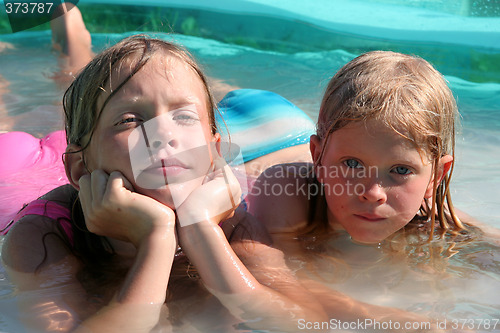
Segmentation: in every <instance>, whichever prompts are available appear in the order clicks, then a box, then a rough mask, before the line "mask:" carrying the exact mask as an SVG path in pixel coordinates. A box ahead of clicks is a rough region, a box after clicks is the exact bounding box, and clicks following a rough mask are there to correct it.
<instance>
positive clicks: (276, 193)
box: [247, 163, 311, 233]
mask: <svg viewBox="0 0 500 333" xmlns="http://www.w3.org/2000/svg"><path fill="white" fill-rule="evenodd" d="M310 170H311V164H309V163H291V164H280V165H275V166H272V167H270V168H269V169H267V170H265V171H264V172H263V173H262V174H261V175H260V176H259V178H258V179H257V180H256V181H255V184H254V186H253V187H252V191H251V193H250V194H249V196H248V200H247V201H248V206H249V212H250V213H251V214H252V215H253V216H255V217H256V218H257V219H258V220H259V221H261V222H262V223H263V224H264V225H265V227H266V228H267V229H268V231H269V232H270V233H274V232H289V231H293V230H296V229H297V228H300V227H301V226H302V225H303V224H304V223H305V221H306V218H307V210H308V206H309V203H308V198H309V196H310V195H311V188H310V184H309V178H310V175H309V172H310Z"/></svg>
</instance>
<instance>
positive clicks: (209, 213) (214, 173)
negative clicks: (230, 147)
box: [177, 157, 241, 227]
mask: <svg viewBox="0 0 500 333" xmlns="http://www.w3.org/2000/svg"><path fill="white" fill-rule="evenodd" d="M240 201H241V187H240V184H239V182H238V179H236V177H235V176H234V174H233V173H232V171H231V168H230V167H229V166H228V165H227V164H226V161H225V160H224V159H223V158H222V157H218V158H217V159H215V160H214V162H213V163H212V167H211V170H210V171H209V172H208V173H207V175H206V176H205V179H204V181H203V184H202V185H201V186H200V187H198V188H196V189H195V190H194V191H193V192H191V194H189V196H188V197H187V198H186V200H185V201H184V202H183V203H182V204H181V205H180V206H179V208H178V209H177V216H178V218H179V224H180V226H181V227H183V226H187V225H190V224H193V223H197V222H201V221H207V220H209V221H211V222H213V223H216V224H217V223H219V222H220V221H222V220H224V219H225V218H227V217H229V216H230V215H231V214H232V213H233V212H234V210H235V209H236V207H238V205H239V203H240Z"/></svg>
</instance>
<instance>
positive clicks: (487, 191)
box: [0, 1, 500, 332]
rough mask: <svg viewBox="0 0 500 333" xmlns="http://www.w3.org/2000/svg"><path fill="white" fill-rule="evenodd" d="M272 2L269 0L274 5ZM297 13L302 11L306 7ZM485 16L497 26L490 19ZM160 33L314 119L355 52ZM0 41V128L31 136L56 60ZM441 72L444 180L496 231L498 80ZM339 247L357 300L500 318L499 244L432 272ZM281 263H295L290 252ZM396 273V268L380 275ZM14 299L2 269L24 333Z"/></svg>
mask: <svg viewBox="0 0 500 333" xmlns="http://www.w3.org/2000/svg"><path fill="white" fill-rule="evenodd" d="M255 2H258V1H255ZM280 3H281V2H276V4H277V6H278V7H279V4H280ZM387 3H389V4H391V1H387ZM412 3H413V2H412ZM461 10H464V9H463V8H462V7H460V8H458V7H457V8H456V11H457V12H460V11H461ZM291 12H293V10H291ZM295 13H296V12H295ZM301 14H302V15H309V13H307V12H305V11H302V12H301ZM453 14H454V13H452V14H449V13H447V15H453ZM440 15H442V13H441V14H440ZM311 16H314V15H312V14H311ZM314 19H316V20H322V19H323V18H321V17H317V18H314ZM492 20H493V18H492ZM481 22H483V21H481ZM491 22H492V24H493V23H496V24H500V23H498V19H497V21H491ZM122 37H124V35H112V34H106V35H101V34H94V35H93V45H94V50H95V51H98V50H100V49H102V48H104V47H106V46H107V45H111V44H113V43H114V42H115V41H117V40H119V39H120V38H122ZM167 38H171V39H173V40H174V41H176V42H178V43H180V44H183V45H184V46H186V47H187V48H188V49H189V50H191V51H192V52H193V53H194V54H195V56H196V57H197V58H198V59H199V60H200V61H201V63H202V64H203V65H204V67H205V70H206V71H207V73H208V74H209V76H211V77H214V78H217V79H220V80H222V81H224V82H225V83H228V84H231V85H234V86H238V87H242V88H256V89H266V90H271V91H274V92H276V93H279V94H281V95H283V96H284V97H286V98H287V99H289V100H290V101H292V102H293V103H295V104H296V105H297V106H299V107H300V108H302V109H303V110H304V111H305V112H306V113H307V114H308V115H310V116H311V118H313V119H315V118H316V115H317V112H318V108H319V102H320V99H321V95H322V93H323V89H324V87H325V85H326V83H327V82H328V80H329V78H330V77H331V76H332V75H333V73H334V72H335V71H336V70H337V69H338V68H339V67H340V66H342V65H343V64H345V63H346V62H347V61H349V60H350V59H352V58H353V57H354V56H356V55H357V53H355V52H353V51H352V50H350V51H347V50H344V49H335V48H332V49H330V50H317V49H316V50H309V49H308V51H307V52H301V51H300V50H294V51H289V52H279V51H275V50H262V49H257V48H253V47H250V46H238V45H234V44H229V43H224V42H221V41H216V40H213V39H209V38H201V37H190V36H184V35H170V37H167ZM0 41H5V42H9V43H12V44H14V46H15V49H12V50H10V49H9V50H6V51H4V52H3V53H0V64H1V65H0V75H1V77H2V80H3V82H0V86H1V85H2V84H5V82H9V83H10V85H9V86H8V87H7V88H6V89H8V90H7V91H6V93H5V95H3V97H2V98H3V103H4V105H5V110H6V111H5V114H2V120H1V125H2V126H3V127H4V128H9V129H10V130H19V131H26V132H30V133H32V134H34V135H36V136H42V135H44V134H47V133H48V132H50V131H53V130H58V129H62V120H61V118H62V117H61V112H60V111H61V106H60V99H61V95H62V90H61V89H60V88H58V87H57V86H56V85H55V84H54V81H53V79H52V76H53V74H54V73H55V72H57V69H58V57H57V54H56V53H55V52H53V51H51V50H50V32H31V33H18V34H16V35H4V36H0ZM499 44H500V40H499ZM294 47H296V45H294ZM446 52H448V50H446V49H443V53H446ZM491 52H492V53H497V54H498V53H500V51H499V50H498V49H496V50H495V49H491ZM452 60H453V59H451V60H450V61H452ZM439 69H440V70H441V71H442V72H443V73H444V74H445V76H446V78H447V79H448V81H449V83H450V86H451V88H452V90H453V91H454V93H455V95H456V96H457V99H458V102H459V107H460V111H461V113H462V116H463V120H462V129H461V130H460V133H459V137H458V138H457V151H456V161H457V164H456V168H455V172H454V176H453V177H454V180H453V183H452V187H453V190H452V194H453V197H454V202H455V204H456V206H457V207H459V208H461V209H462V210H464V211H466V212H468V213H469V214H471V215H472V216H474V217H476V218H478V219H480V220H481V221H484V222H486V223H488V224H489V225H492V226H496V227H500V77H496V78H495V77H493V78H492V77H490V76H488V73H486V74H485V75H486V77H487V80H477V82H482V83H476V82H473V81H472V80H466V79H465V78H469V77H470V76H469V75H470V73H469V72H467V70H466V69H464V72H463V75H462V74H461V73H460V72H459V71H457V70H456V69H451V67H450V71H449V72H448V71H447V68H446V67H445V66H444V67H442V68H439ZM451 73H452V74H451ZM484 81H489V82H487V83H485V82H484ZM0 89H1V87H0ZM0 112H1V111H0ZM1 241H2V240H0V243H1ZM338 244H343V246H345V248H349V249H350V250H352V253H355V254H356V253H357V254H358V255H357V256H356V257H355V258H354V259H352V258H351V259H352V260H351V261H349V260H350V259H349V258H348V259H347V260H346V262H345V266H343V267H348V269H347V273H346V272H343V274H344V273H346V274H344V275H343V276H345V277H346V278H345V279H344V280H342V279H340V278H339V280H336V281H333V282H332V285H333V286H334V287H335V288H338V289H339V290H342V291H344V292H346V293H348V294H350V295H352V296H355V297H356V298H358V299H360V300H362V301H366V302H374V303H377V304H380V305H387V306H398V307H400V308H403V309H407V310H412V311H416V312H418V313H421V314H426V315H433V316H445V317H448V318H458V319H461V318H464V319H466V318H483V319H487V318H490V319H491V318H495V316H496V318H500V316H499V315H498V314H499V313H500V303H499V299H498V291H499V290H500V275H499V271H500V267H499V263H500V257H499V254H498V249H497V248H495V247H493V246H492V245H490V244H488V243H487V242H477V243H475V244H473V245H472V246H470V247H467V248H464V249H462V250H461V251H460V252H459V253H458V254H456V255H454V256H452V257H451V258H450V259H449V261H448V263H447V265H446V268H444V273H443V272H442V273H441V274H440V275H439V274H438V275H436V274H434V273H429V272H425V271H422V270H420V269H412V270H408V269H406V268H402V267H403V266H402V265H401V263H400V262H397V261H395V260H392V261H391V260H389V257H387V256H384V255H380V256H379V257H377V258H375V257H373V258H372V256H377V255H378V254H377V252H376V251H374V249H372V248H370V249H366V248H364V247H361V246H359V245H355V244H352V243H350V241H349V240H348V238H346V237H343V238H342V237H341V238H340V239H339V240H338ZM360 258H365V259H364V260H365V261H362V260H361V259H360ZM370 258H372V259H370ZM424 259H425V258H424ZM289 260H290V262H291V264H292V265H293V262H294V261H293V258H289ZM370 260H373V261H370ZM298 262H301V261H300V260H299V261H298ZM295 264H297V261H295ZM299 266H301V265H299ZM318 267H319V269H320V271H321V269H324V273H325V274H326V275H328V274H330V273H332V274H333V275H335V274H336V273H337V272H330V271H329V270H328V269H327V268H325V266H324V265H323V264H321V263H319V264H317V268H318ZM297 269H298V270H300V268H297ZM394 271H397V272H398V273H397V274H389V273H387V272H394ZM436 277H438V278H436ZM415 295H418V297H415ZM15 297H16V296H15V292H14V290H13V287H12V286H11V285H10V284H9V282H8V280H7V278H6V276H5V272H4V270H3V268H2V267H1V266H0V331H4V332H21V331H22V329H21V327H20V326H19V324H18V323H17V319H15V318H16V314H17V310H16V302H15V300H16V298H15ZM498 328H499V329H500V324H499V325H498Z"/></svg>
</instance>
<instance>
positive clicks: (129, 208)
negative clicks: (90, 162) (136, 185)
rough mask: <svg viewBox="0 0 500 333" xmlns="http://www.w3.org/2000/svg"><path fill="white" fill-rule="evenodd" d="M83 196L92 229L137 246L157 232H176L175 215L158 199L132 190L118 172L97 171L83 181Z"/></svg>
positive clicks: (91, 230)
mask: <svg viewBox="0 0 500 333" xmlns="http://www.w3.org/2000/svg"><path fill="white" fill-rule="evenodd" d="M79 185H80V192H79V197H80V201H81V204H82V209H83V214H84V216H85V223H86V225H87V228H88V230H89V231H90V232H92V233H95V234H97V235H101V236H107V237H112V238H115V239H119V240H123V241H128V242H131V243H132V244H134V245H135V246H136V247H138V245H139V244H140V243H141V242H142V241H143V240H144V239H145V237H147V236H148V235H150V234H151V233H153V232H167V233H169V232H174V231H175V229H174V225H175V214H174V212H173V211H172V209H170V208H169V207H167V206H165V205H163V204H161V203H159V202H158V201H156V200H154V199H152V198H150V197H147V196H144V195H141V194H139V193H135V192H132V189H133V188H132V185H131V184H130V183H129V181H128V180H127V179H126V178H125V177H124V176H123V175H122V174H121V173H120V172H117V171H114V172H112V173H111V174H110V175H108V174H106V173H105V172H104V171H102V170H95V171H93V172H92V174H90V175H84V176H82V177H81V178H80V180H79Z"/></svg>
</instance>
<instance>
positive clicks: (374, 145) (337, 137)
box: [247, 51, 477, 323]
mask: <svg viewBox="0 0 500 333" xmlns="http://www.w3.org/2000/svg"><path fill="white" fill-rule="evenodd" d="M457 118H458V111H457V106H456V103H455V100H454V98H453V95H452V93H451V91H450V89H449V88H448V86H447V84H446V82H445V80H444V78H443V77H442V75H441V74H440V73H439V72H438V71H437V70H435V69H434V68H433V67H432V66H431V65H430V64H429V63H428V62H427V61H425V60H423V59H421V58H418V57H414V56H409V55H404V54H400V53H395V52H387V51H374V52H369V53H366V54H363V55H361V56H359V57H357V58H355V59H354V60H352V61H351V62H349V63H348V64H346V65H345V66H344V67H342V68H341V69H340V70H339V71H338V72H337V73H336V74H335V76H333V78H332V79H331V80H330V82H329V84H328V86H327V88H326V92H325V94H324V97H323V100H322V103H321V108H320V112H319V117H318V123H317V134H316V135H313V136H312V137H311V140H310V151H311V156H312V159H313V163H312V164H307V163H295V164H283V165H278V166H274V167H271V168H269V169H268V170H266V171H265V172H264V173H263V174H262V175H261V176H260V177H259V179H258V180H257V181H256V183H255V185H254V187H253V189H252V192H251V194H250V196H249V198H248V200H247V201H248V207H249V212H250V213H251V214H253V215H254V216H255V217H256V218H257V219H258V220H260V221H261V222H262V223H263V224H264V225H265V226H266V229H267V230H268V231H269V233H270V234H271V237H272V240H273V246H274V247H275V248H277V249H279V250H281V251H282V252H283V254H284V256H285V258H287V260H288V261H287V262H288V265H290V266H291V267H294V269H295V270H296V271H297V274H300V275H301V278H300V280H301V283H302V285H303V286H305V287H306V289H308V290H309V291H310V292H311V293H313V294H315V295H316V296H317V297H318V301H319V302H320V303H322V305H323V307H324V310H325V311H326V313H327V314H328V317H329V318H338V319H339V318H343V319H346V318H348V319H352V320H357V319H363V318H379V319H381V320H385V321H388V320H393V321H398V320H399V321H400V322H401V323H404V322H407V321H408V320H411V319H409V317H408V314H405V313H401V312H399V313H398V311H397V310H396V309H388V308H377V307H372V306H370V305H367V304H363V303H356V302H352V300H350V301H348V300H347V299H346V298H345V297H344V295H340V294H338V293H337V292H336V291H334V290H333V289H329V288H326V287H325V286H324V285H323V283H322V282H324V281H322V280H327V281H330V282H332V281H339V280H342V279H344V281H345V278H346V276H347V277H348V276H349V274H348V272H347V271H346V270H347V269H349V268H348V266H349V265H346V264H345V262H346V260H351V259H352V258H353V257H356V256H358V257H357V258H358V259H360V260H361V258H365V259H366V258H367V257H366V256H371V255H374V256H378V254H377V253H379V251H380V250H383V251H386V250H387V251H389V253H390V254H391V255H390V256H388V258H392V259H394V260H396V258H401V257H402V258H403V259H402V261H403V262H404V261H405V260H406V259H407V258H410V257H411V256H413V257H416V259H417V261H418V258H421V256H420V255H418V253H415V251H413V254H412V255H411V256H410V255H408V254H409V252H407V251H412V246H413V249H415V248H418V247H420V248H422V247H423V246H424V245H425V244H427V243H428V242H432V241H433V240H434V239H439V238H442V237H443V236H444V235H448V236H449V237H451V238H456V239H457V242H458V241H459V240H460V239H462V240H464V239H466V240H470V239H471V237H470V235H469V236H467V233H469V232H470V230H476V231H477V228H475V227H472V226H469V227H466V224H464V221H467V222H468V223H469V222H471V221H470V218H469V217H467V216H466V215H465V214H463V213H461V212H458V211H457V210H456V209H454V207H453V204H452V202H451V198H450V189H449V185H450V178H451V173H452V169H453V163H454V140H455V127H456V121H457ZM346 234H347V236H348V238H349V240H348V241H346V238H345V237H344V235H346ZM339 235H342V237H340V236H339ZM462 235H465V237H462ZM452 240H453V239H452ZM348 243H350V244H353V243H355V244H363V245H368V246H371V247H372V249H373V250H372V251H369V250H367V247H364V246H362V247H359V246H357V245H354V246H353V245H350V244H348ZM356 246H357V247H356ZM458 247H459V246H458ZM458 247H457V248H458ZM452 248H453V246H448V249H446V250H447V252H448V254H447V255H448V256H450V255H452V254H453V253H454V252H453V250H452ZM350 249H351V250H353V251H354V250H356V251H358V252H357V253H350V252H349V251H350ZM438 255H439V254H438ZM325 257H326V258H328V259H329V260H326V263H325V261H324V260H323V259H324V258H325ZM444 257H445V256H443V258H444ZM321 258H323V259H321ZM314 260H317V263H318V265H320V266H318V267H320V270H321V269H323V275H322V276H321V277H322V279H320V280H318V279H317V277H316V278H312V277H314V276H315V275H314V274H312V275H311V271H310V269H309V270H307V272H306V273H304V270H303V269H304V267H311V263H312V262H313V261H314ZM258 264H259V263H258V262H256V263H255V265H258ZM325 265H326V266H325ZM354 265H362V264H361V263H360V264H356V263H354ZM318 267H316V268H318ZM358 267H359V266H358ZM375 267H377V266H375ZM399 267H401V266H399ZM378 268H380V267H378ZM378 268H377V269H378ZM405 270H406V268H405ZM325 272H328V273H325ZM320 275H321V274H320ZM371 278H373V279H377V278H376V277H375V276H373V277H370V276H369V275H368V276H367V281H365V285H366V284H367V283H369V281H370V279H371ZM341 304H343V306H341ZM346 309H348V310H346ZM415 319H416V318H415ZM422 319H424V318H420V319H416V320H422Z"/></svg>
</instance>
